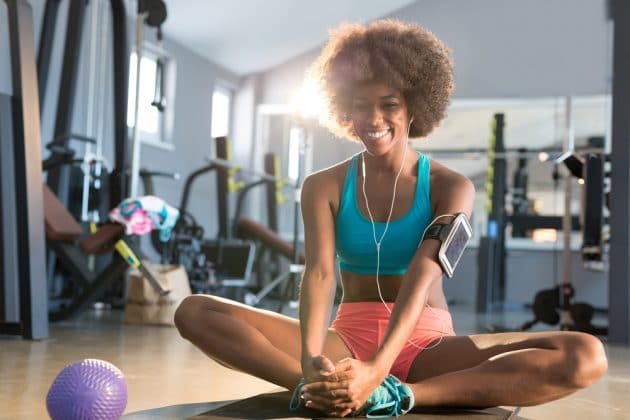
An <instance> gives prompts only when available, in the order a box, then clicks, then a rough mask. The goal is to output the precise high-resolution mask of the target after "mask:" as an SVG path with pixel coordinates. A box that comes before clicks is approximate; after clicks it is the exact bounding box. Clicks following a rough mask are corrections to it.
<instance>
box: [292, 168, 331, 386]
mask: <svg viewBox="0 0 630 420" xmlns="http://www.w3.org/2000/svg"><path fill="white" fill-rule="evenodd" d="M327 181H328V180H327V179H326V178H325V174H322V173H318V174H315V175H311V176H310V177H308V178H306V180H305V181H304V185H303V187H302V201H301V203H302V217H303V219H304V241H305V242H304V244H305V256H306V265H305V267H304V274H303V276H302V282H301V284H300V306H299V317H300V328H301V333H302V334H301V337H302V338H301V339H302V369H303V370H304V369H305V366H306V365H307V364H309V363H310V361H311V360H312V359H313V358H314V357H316V356H319V355H321V353H322V351H323V348H324V340H325V337H326V331H327V329H328V324H329V322H330V316H331V313H332V304H333V299H334V295H335V288H336V277H335V268H334V260H335V250H334V244H335V236H334V235H335V233H334V218H333V214H332V211H331V207H330V195H331V191H330V190H331V188H330V182H327ZM306 373H307V372H304V374H305V375H306Z"/></svg>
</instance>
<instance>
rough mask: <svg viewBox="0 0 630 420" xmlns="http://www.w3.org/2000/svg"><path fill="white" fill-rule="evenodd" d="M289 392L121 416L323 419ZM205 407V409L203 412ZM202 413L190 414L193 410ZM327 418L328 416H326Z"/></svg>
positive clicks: (486, 413) (419, 415) (418, 412)
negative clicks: (293, 406)
mask: <svg viewBox="0 0 630 420" xmlns="http://www.w3.org/2000/svg"><path fill="white" fill-rule="evenodd" d="M290 398H291V394H290V393H289V391H281V392H272V393H267V394H260V395H256V396H254V397H250V398H246V399H244V400H237V401H217V402H213V403H200V404H182V405H180V406H170V407H164V408H156V409H152V410H146V411H143V412H136V413H130V414H128V415H125V416H123V419H126V420H142V419H149V418H152V419H155V418H188V419H190V420H224V419H325V418H327V417H322V415H321V414H320V413H319V412H317V411H314V410H311V409H308V408H306V407H304V408H301V409H300V410H298V411H295V412H290V411H289V410H288V406H289V400H290ZM204 410H205V411H204ZM195 411H196V412H197V413H201V414H196V415H195V414H192V413H194V412H195ZM517 414H518V409H515V410H510V409H507V408H502V407H494V408H487V409H474V408H470V409H467V408H439V409H426V408H423V409H415V410H413V411H412V412H410V413H408V414H407V415H405V416H404V418H405V419H407V420H420V419H422V420H444V419H446V418H448V419H487V420H517V419H518V420H524V419H523V418H522V417H518V415H517ZM328 418H330V417H328Z"/></svg>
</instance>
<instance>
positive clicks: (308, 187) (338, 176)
mask: <svg viewBox="0 0 630 420" xmlns="http://www.w3.org/2000/svg"><path fill="white" fill-rule="evenodd" d="M350 161H351V158H349V159H346V160H344V161H342V162H339V163H337V164H335V165H333V166H330V167H328V168H325V169H321V170H319V171H316V172H313V173H312V174H310V175H308V176H307V177H306V178H305V179H304V183H303V184H302V201H304V200H306V202H311V203H312V202H313V201H314V200H320V199H327V200H328V201H329V202H330V203H331V204H333V205H334V204H335V203H336V202H337V201H338V200H339V196H340V194H341V191H342V190H343V185H344V182H345V178H346V173H347V172H348V166H349V165H350Z"/></svg>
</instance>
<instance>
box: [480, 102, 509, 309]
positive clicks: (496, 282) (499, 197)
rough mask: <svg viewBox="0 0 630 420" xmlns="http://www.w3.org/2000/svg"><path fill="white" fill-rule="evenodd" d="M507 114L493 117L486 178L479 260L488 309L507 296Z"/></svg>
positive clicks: (484, 304) (482, 305) (484, 306)
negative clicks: (485, 217) (484, 226)
mask: <svg viewBox="0 0 630 420" xmlns="http://www.w3.org/2000/svg"><path fill="white" fill-rule="evenodd" d="M504 119H505V116H504V114H501V113H497V114H495V115H494V118H493V121H492V134H491V136H490V148H489V149H488V161H489V162H491V166H490V168H489V169H488V176H487V180H486V194H487V198H486V211H487V212H488V227H487V232H486V235H485V236H482V237H481V238H480V239H479V252H478V254H477V263H478V266H479V271H478V276H477V304H476V306H477V312H478V313H486V312H489V311H493V310H494V309H496V306H497V304H498V303H499V302H502V301H503V300H504V299H505V229H504V228H503V227H504V226H505V219H506V212H505V194H506V191H507V188H506V185H505V177H506V162H505V159H503V158H501V157H497V156H496V154H502V153H505V146H504V143H503V134H504V127H505V122H504Z"/></svg>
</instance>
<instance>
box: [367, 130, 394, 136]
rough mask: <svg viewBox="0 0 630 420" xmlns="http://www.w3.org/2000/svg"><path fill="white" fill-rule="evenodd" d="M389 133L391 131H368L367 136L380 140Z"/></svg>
mask: <svg viewBox="0 0 630 420" xmlns="http://www.w3.org/2000/svg"><path fill="white" fill-rule="evenodd" d="M387 133H389V130H382V131H368V132H367V133H366V134H367V135H368V137H372V138H380V137H383V136H384V135H386V134H387Z"/></svg>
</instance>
